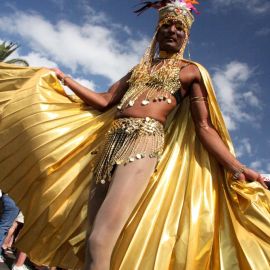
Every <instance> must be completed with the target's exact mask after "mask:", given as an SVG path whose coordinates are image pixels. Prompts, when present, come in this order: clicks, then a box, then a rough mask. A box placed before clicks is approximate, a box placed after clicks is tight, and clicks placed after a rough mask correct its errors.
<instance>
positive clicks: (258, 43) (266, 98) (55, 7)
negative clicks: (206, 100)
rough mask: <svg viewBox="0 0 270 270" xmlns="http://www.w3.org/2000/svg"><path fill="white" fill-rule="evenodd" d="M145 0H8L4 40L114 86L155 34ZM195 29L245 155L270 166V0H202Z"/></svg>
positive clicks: (36, 61) (23, 53)
mask: <svg viewBox="0 0 270 270" xmlns="http://www.w3.org/2000/svg"><path fill="white" fill-rule="evenodd" d="M137 3H139V0H137V1H136V0H129V1H127V0H117V1H112V0H98V1H91V0H46V1H35V0H28V1H22V0H17V1H15V0H9V1H5V0H4V1H3V0H2V1H1V3H0V29H1V32H0V41H3V40H7V41H14V42H17V43H19V44H20V45H21V47H20V49H19V50H18V52H17V53H16V54H15V55H13V57H16V56H18V57H22V58H24V59H26V60H28V61H29V63H30V64H31V65H33V66H47V67H54V66H59V67H60V68H62V69H63V70H64V71H65V72H67V73H70V74H72V75H73V77H74V78H76V79H78V80H79V81H80V82H81V83H83V84H85V85H86V86H89V87H93V88H94V89H95V90H97V91H102V90H106V89H107V87H108V86H109V85H110V84H111V83H112V82H113V81H115V80H117V79H119V78H120V77H121V76H123V75H124V74H125V73H126V72H127V71H128V70H129V69H130V68H131V67H132V66H134V65H135V64H136V63H137V62H138V61H139V59H140V57H141V56H142V54H143V52H144V51H145V49H146V47H147V45H148V43H149V41H150V40H151V38H152V34H153V31H154V27H155V23H156V20H157V14H156V12H155V11H154V10H149V11H148V12H147V13H145V14H143V15H142V16H140V17H137V16H136V15H134V14H133V13H132V10H134V7H135V5H136V4H137ZM198 9H199V10H200V15H198V16H196V22H195V24H194V27H193V29H192V32H191V42H190V51H191V58H192V59H193V60H194V61H197V62H200V63H201V64H203V65H204V66H205V67H206V68H207V69H208V71H209V72H210V74H211V76H212V78H213V81H214V85H215V88H216V92H217V97H218V100H219V103H220V105H221V107H222V111H223V113H224V116H225V119H226V122H227V126H228V127H229V130H230V133H231V136H232V139H233V142H234V145H235V147H236V150H237V155H238V157H239V159H240V160H241V161H242V162H243V163H244V164H247V165H249V166H251V167H253V168H254V169H258V170H259V171H261V172H268V173H270V157H269V153H270V137H269V131H270V121H269V116H270V108H269V106H268V104H269V103H270V94H269V84H270V68H269V59H270V57H269V56H270V52H269V48H270V20H269V12H270V2H269V0H249V1H245V0H208V1H201V4H200V6H199V7H198Z"/></svg>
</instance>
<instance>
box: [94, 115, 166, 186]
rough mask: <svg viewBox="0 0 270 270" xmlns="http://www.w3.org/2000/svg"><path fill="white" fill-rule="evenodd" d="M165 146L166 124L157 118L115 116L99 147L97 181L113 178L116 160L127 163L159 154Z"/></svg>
mask: <svg viewBox="0 0 270 270" xmlns="http://www.w3.org/2000/svg"><path fill="white" fill-rule="evenodd" d="M163 147H164V128H163V125H162V124H161V123H160V122H158V121H157V120H155V119H152V118H149V117H146V118H119V119H115V120H114V121H113V123H112V125H111V127H110V129H109V131H108V132H107V134H106V137H105V143H104V146H103V148H102V149H101V150H100V151H99V157H98V163H97V166H96V168H95V177H96V182H97V183H101V184H105V183H106V181H110V180H111V172H112V170H113V166H114V165H116V164H117V165H119V164H124V165H125V164H127V163H130V162H134V161H136V160H139V159H142V158H144V157H146V156H148V157H150V158H154V157H156V158H159V157H160V155H161V154H162V152H163Z"/></svg>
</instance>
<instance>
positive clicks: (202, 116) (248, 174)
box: [189, 66, 267, 188]
mask: <svg viewBox="0 0 270 270" xmlns="http://www.w3.org/2000/svg"><path fill="white" fill-rule="evenodd" d="M192 72H193V74H194V76H193V79H192V84H191V87H190V92H189V98H190V108H191V114H192V118H193V121H194V124H195V128H196V134H197V135H198V137H199V139H200V141H201V143H202V144H203V145H204V147H205V148H206V150H207V151H208V152H209V153H210V154H212V155H213V156H214V157H215V158H216V159H217V161H218V162H219V163H220V164H221V165H222V166H224V167H225V168H226V169H227V170H228V171H230V172H231V173H232V174H233V175H234V176H235V178H237V179H239V180H250V181H252V180H256V181H258V182H260V183H261V184H262V185H263V186H264V187H265V188H267V186H266V184H265V183H264V181H263V179H264V178H263V177H262V176H261V175H260V174H259V173H257V172H255V171H254V170H252V169H249V168H246V167H245V166H244V165H243V164H241V162H239V161H238V160H237V159H236V158H235V157H234V156H233V155H232V154H231V153H230V151H229V150H228V148H227V147H226V145H225V144H224V143H223V141H222V139H221V138H220V136H219V134H218V133H217V131H216V129H215V128H214V126H213V124H212V122H211V119H210V113H209V107H208V102H207V91H206V89H205V86H204V83H203V80H202V77H201V74H200V72H199V70H198V68H197V67H196V66H193V67H192Z"/></svg>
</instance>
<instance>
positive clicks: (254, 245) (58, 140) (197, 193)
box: [0, 64, 270, 270]
mask: <svg viewBox="0 0 270 270" xmlns="http://www.w3.org/2000/svg"><path fill="white" fill-rule="evenodd" d="M198 67H199V69H200V72H201V74H202V77H203V81H204V83H205V86H206V89H207V92H208V104H209V109H210V115H211V120H212V122H213V125H214V127H215V128H216V130H217V132H218V133H219V134H220V136H221V138H222V140H223V141H224V143H225V144H226V145H227V146H228V148H229V149H230V150H231V151H232V152H233V148H232V143H231V140H230V137H229V134H228V132H227V129H226V128H225V124H224V121H223V118H222V115H221V112H220V110H219V107H218V104H217V102H216V98H215V94H214V92H213V88H212V85H211V81H210V79H209V77H208V74H207V72H206V71H205V69H204V68H203V67H201V66H200V65H198ZM115 112H116V108H113V109H111V110H110V111H108V112H106V113H103V114H100V113H98V112H96V111H94V110H93V109H92V108H90V107H87V106H85V105H83V104H82V103H74V102H72V101H71V100H70V99H69V98H68V97H67V96H66V95H65V94H64V93H63V90H62V87H61V85H60V84H59V82H58V80H57V79H56V77H55V76H53V75H52V72H51V71H48V70H46V69H34V68H29V67H17V66H14V65H7V64H1V65H0V119H1V123H0V187H1V189H2V190H4V191H5V192H8V193H9V195H10V196H11V197H12V198H14V199H15V200H16V202H17V203H18V205H19V207H20V208H21V210H22V212H23V213H24V215H25V226H24V228H23V231H22V233H21V234H20V239H19V240H18V242H17V246H18V248H19V249H20V250H23V251H25V252H26V253H27V254H28V255H29V257H30V258H31V260H33V261H34V262H36V263H37V264H39V265H41V264H45V265H48V264H49V265H58V266H62V267H63V268H67V269H81V267H82V263H83V261H84V259H83V256H84V240H85V231H86V227H87V222H86V215H87V200H88V194H89V185H90V183H91V182H92V181H94V177H93V174H92V172H91V170H92V168H93V164H94V163H95V159H96V155H91V154H90V153H91V152H92V151H95V150H96V149H97V148H98V147H99V146H101V145H102V144H103V143H104V140H103V138H104V135H105V133H106V132H107V130H108V129H109V126H110V124H111V122H112V121H113V118H114V115H115ZM167 126H168V128H167V130H166V132H165V134H166V135H165V148H164V152H163V154H162V157H161V160H160V162H159V163H158V166H157V168H156V171H155V173H154V174H153V175H152V177H151V179H150V182H149V185H148V187H147V189H146V191H145V193H144V195H143V196H142V198H141V199H140V202H139V203H138V205H137V206H136V209H134V211H133V213H132V215H131V216H130V218H129V220H128V222H127V223H126V226H125V228H124V229H123V231H122V234H121V236H120V237H119V239H118V242H117V244H116V246H115V248H114V254H113V257H112V265H111V269H110V270H139V269H143V270H167V269H170V270H197V269H198V270H220V269H223V270H251V269H252V270H266V269H269V262H270V255H269V254H270V192H269V191H267V190H266V189H264V188H263V187H262V186H261V185H260V184H259V183H257V182H252V183H243V182H238V181H234V180H233V179H232V177H231V176H230V174H227V172H226V171H224V170H223V169H222V168H221V166H220V165H219V164H218V163H217V161H216V160H214V158H213V157H212V156H210V155H209V154H208V152H207V151H206V150H205V148H204V147H203V145H202V144H201V143H200V141H199V138H198V137H197V136H196V134H195V127H194V123H193V121H192V117H191V114H190V102H189V100H188V99H184V101H183V102H182V105H181V107H180V108H179V109H178V110H177V112H176V114H175V115H174V117H173V118H172V121H171V122H168V123H167ZM104 241H106V239H104ZM77 256H78V257H77Z"/></svg>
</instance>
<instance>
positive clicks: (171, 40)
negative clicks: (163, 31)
mask: <svg viewBox="0 0 270 270" xmlns="http://www.w3.org/2000/svg"><path fill="white" fill-rule="evenodd" d="M164 41H165V42H176V40H175V38H173V37H165V38H164Z"/></svg>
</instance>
